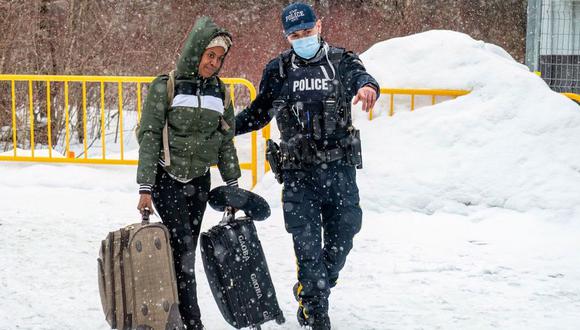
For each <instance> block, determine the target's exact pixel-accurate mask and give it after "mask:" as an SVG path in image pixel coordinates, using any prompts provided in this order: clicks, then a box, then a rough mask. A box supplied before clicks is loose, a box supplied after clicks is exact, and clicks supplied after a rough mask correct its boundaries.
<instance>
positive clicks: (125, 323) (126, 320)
mask: <svg viewBox="0 0 580 330" xmlns="http://www.w3.org/2000/svg"><path fill="white" fill-rule="evenodd" d="M126 233H129V232H127V231H126V230H125V229H123V228H121V230H120V234H121V246H120V248H119V254H120V257H121V258H120V260H119V269H120V271H121V297H122V300H123V329H130V328H131V324H130V323H131V322H130V317H129V315H128V313H127V293H126V292H125V290H126V286H125V253H124V249H126V248H127V246H126V243H127V241H128V237H127V235H126Z"/></svg>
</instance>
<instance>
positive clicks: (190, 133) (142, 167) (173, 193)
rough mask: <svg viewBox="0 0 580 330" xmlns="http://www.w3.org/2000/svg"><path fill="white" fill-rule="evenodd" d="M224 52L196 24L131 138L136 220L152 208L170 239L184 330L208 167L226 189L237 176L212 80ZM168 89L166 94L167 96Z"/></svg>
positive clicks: (192, 318)
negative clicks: (135, 159) (135, 150)
mask: <svg viewBox="0 0 580 330" xmlns="http://www.w3.org/2000/svg"><path fill="white" fill-rule="evenodd" d="M230 47H231V36H230V34H229V33H228V32H227V31H226V30H224V29H222V28H219V27H218V26H217V25H216V24H215V23H214V22H212V21H211V19H209V18H207V17H202V18H200V19H199V20H198V21H197V22H196V23H195V25H194V27H193V29H192V30H191V32H190V33H189V36H188V38H187V40H186V42H185V45H184V46H183V49H182V52H181V56H180V58H179V61H178V63H177V67H176V70H175V71H174V73H173V72H172V73H171V74H170V75H173V77H170V76H168V75H162V76H159V77H157V78H156V79H155V80H154V81H153V83H152V84H151V86H150V87H149V92H148V95H147V99H146V101H145V104H144V106H143V113H142V116H141V122H140V128H139V131H138V133H137V138H138V141H139V146H140V148H139V166H138V169H137V183H139V184H140V188H139V194H140V199H139V204H138V206H137V208H138V209H139V211H140V212H142V213H143V212H144V211H145V209H149V210H152V204H154V205H155V208H156V210H157V211H158V212H159V215H160V217H161V220H162V222H163V223H164V224H165V225H166V226H167V228H168V229H169V231H170V233H171V246H172V250H173V257H174V262H175V271H176V275H177V289H178V294H179V310H180V313H181V317H182V319H183V322H184V324H185V325H186V326H187V329H188V330H190V329H203V325H202V323H201V319H200V311H199V306H198V303H197V294H196V282H195V272H194V269H195V267H194V264H195V250H196V246H197V241H198V237H199V232H200V227H201V222H202V218H203V214H204V212H205V207H206V203H207V194H208V192H209V189H210V174H209V167H210V166H212V165H216V164H217V166H218V168H219V171H220V174H221V176H222V179H223V180H224V181H225V182H226V183H227V184H228V185H237V180H238V178H239V177H240V175H241V174H240V166H239V161H238V157H237V155H236V149H235V147H234V143H233V136H234V110H233V107H232V105H231V104H227V103H229V102H226V99H228V98H227V95H226V94H227V92H226V89H225V87H224V84H223V83H222V82H221V81H220V79H219V78H218V76H217V74H218V72H219V70H220V68H221V67H222V64H223V61H224V58H225V57H226V55H227V53H228V51H229V49H230ZM173 78H174V79H173ZM168 86H169V88H170V89H171V86H173V88H174V93H171V90H169V93H168ZM172 95H173V98H172V99H171V100H170V99H169V98H170V97H171V96H172ZM164 130H165V132H164ZM163 140H165V142H163Z"/></svg>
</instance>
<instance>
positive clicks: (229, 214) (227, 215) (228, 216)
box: [219, 206, 235, 226]
mask: <svg viewBox="0 0 580 330" xmlns="http://www.w3.org/2000/svg"><path fill="white" fill-rule="evenodd" d="M234 220H235V213H234V212H233V210H232V207H231V206H227V207H226V208H225V210H224V215H223V216H222V220H221V221H220V222H219V225H220V226H225V225H227V224H228V223H231V222H233V221H234Z"/></svg>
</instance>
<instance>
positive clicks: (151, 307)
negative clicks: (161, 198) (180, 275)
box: [97, 214, 184, 330]
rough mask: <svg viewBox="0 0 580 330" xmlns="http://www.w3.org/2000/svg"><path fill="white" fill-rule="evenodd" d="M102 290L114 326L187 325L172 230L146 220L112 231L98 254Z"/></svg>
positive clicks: (178, 328) (176, 329)
mask: <svg viewBox="0 0 580 330" xmlns="http://www.w3.org/2000/svg"><path fill="white" fill-rule="evenodd" d="M97 261H98V276H99V291H100V295H101V304H102V306H103V311H104V312H105V319H106V320H107V322H108V323H109V325H110V326H111V328H112V329H120V330H129V329H137V330H182V329H184V327H183V323H182V321H181V316H180V315H179V306H178V297H177V286H176V278H175V270H174V265H173V255H172V252H171V246H170V245H169V232H168V230H167V228H166V227H165V226H164V225H163V224H161V223H149V216H148V214H145V215H144V217H143V221H142V222H141V223H137V224H132V225H129V226H126V227H124V228H121V229H120V230H117V231H115V232H111V233H109V235H107V238H106V239H104V240H103V241H102V242H101V249H100V252H99V258H98V260H97Z"/></svg>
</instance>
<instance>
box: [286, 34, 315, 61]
mask: <svg viewBox="0 0 580 330" xmlns="http://www.w3.org/2000/svg"><path fill="white" fill-rule="evenodd" d="M291 43H292V48H294V52H296V54H298V56H300V57H302V58H304V59H307V60H309V59H311V58H313V57H314V55H316V53H317V52H318V49H320V39H319V38H318V34H315V35H313V36H310V37H304V38H300V39H296V40H292V41H291Z"/></svg>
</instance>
